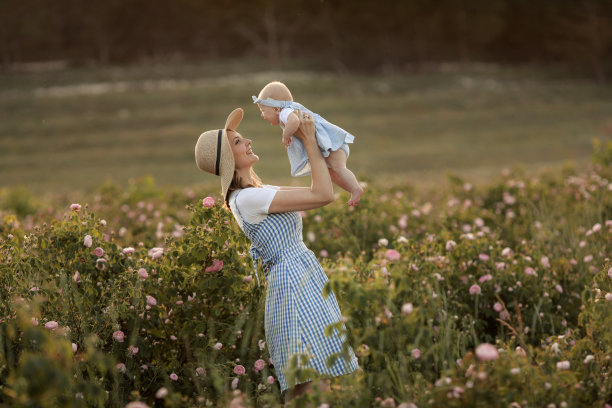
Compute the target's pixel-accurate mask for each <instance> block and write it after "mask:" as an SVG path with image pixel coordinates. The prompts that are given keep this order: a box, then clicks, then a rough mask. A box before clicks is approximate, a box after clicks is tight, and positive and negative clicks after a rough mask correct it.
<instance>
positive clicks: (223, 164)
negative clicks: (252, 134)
mask: <svg viewBox="0 0 612 408" xmlns="http://www.w3.org/2000/svg"><path fill="white" fill-rule="evenodd" d="M243 116H244V111H243V110H242V109H241V108H237V109H234V110H233V111H232V113H230V114H229V116H228V117H227V120H226V121H225V127H224V128H223V129H217V130H209V131H207V132H204V133H202V134H201V135H200V137H199V138H198V141H197V143H196V146H195V159H196V164H197V165H198V167H199V168H200V170H204V171H206V172H208V173H210V174H214V175H216V176H221V194H222V195H223V199H225V195H226V194H227V189H228V188H229V186H230V184H231V182H232V178H233V177H234V168H235V164H234V153H233V152H232V148H231V146H230V144H229V141H228V140H227V131H228V130H234V131H235V130H236V129H237V128H238V125H240V122H241V121H242V117H243Z"/></svg>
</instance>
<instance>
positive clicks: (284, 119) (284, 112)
mask: <svg viewBox="0 0 612 408" xmlns="http://www.w3.org/2000/svg"><path fill="white" fill-rule="evenodd" d="M294 110H295V109H293V108H283V109H282V110H281V111H280V113H279V114H278V120H280V121H281V123H282V124H283V126H284V125H285V123H287V119H289V115H291V112H293V111H294Z"/></svg>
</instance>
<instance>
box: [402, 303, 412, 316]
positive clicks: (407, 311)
mask: <svg viewBox="0 0 612 408" xmlns="http://www.w3.org/2000/svg"><path fill="white" fill-rule="evenodd" d="M412 310H413V307H412V303H410V302H408V303H404V304H403V305H402V314H405V315H407V314H410V313H412Z"/></svg>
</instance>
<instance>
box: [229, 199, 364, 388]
mask: <svg viewBox="0 0 612 408" xmlns="http://www.w3.org/2000/svg"><path fill="white" fill-rule="evenodd" d="M242 191H243V190H238V191H237V192H235V193H233V194H232V196H231V197H230V201H233V203H232V204H233V205H232V207H233V208H235V209H236V210H237V211H234V217H235V218H236V220H237V221H238V224H239V225H240V227H241V229H242V230H243V231H244V233H245V234H246V236H247V237H248V238H249V240H250V241H251V243H252V245H251V256H252V257H253V263H254V264H255V268H257V263H258V260H259V259H261V261H262V263H263V269H264V272H265V276H266V277H267V286H268V287H267V292H266V305H265V333H266V342H267V345H268V349H269V351H270V357H271V358H272V362H273V364H274V367H275V369H276V375H277V377H278V382H279V385H280V388H281V392H283V391H285V390H286V389H287V388H291V387H293V386H294V385H295V384H288V383H287V378H286V373H285V372H284V371H285V369H286V368H287V366H288V364H289V360H290V358H291V356H292V355H295V354H306V355H308V356H309V357H310V359H309V360H308V363H307V364H306V365H300V367H307V368H312V369H314V370H315V371H316V372H318V373H319V374H320V375H323V376H330V377H335V376H339V375H343V374H348V373H350V372H352V371H354V370H356V369H357V368H358V363H357V358H356V357H355V354H354V352H353V350H352V349H351V348H350V347H349V356H350V358H349V360H348V361H346V360H345V359H344V358H342V357H340V358H338V359H337V360H336V362H335V363H334V364H333V365H332V366H329V367H328V366H327V359H328V357H330V356H331V355H333V354H336V353H341V352H342V344H343V343H344V341H345V340H346V339H345V336H344V335H340V334H339V333H338V332H337V330H334V332H333V333H332V335H331V336H330V337H326V336H325V327H326V326H327V325H329V324H333V323H337V322H339V321H340V320H341V319H342V316H341V314H340V307H339V306H338V302H337V301H336V297H335V296H334V294H333V292H332V293H331V294H330V295H329V296H328V297H327V298H324V297H323V295H322V290H323V287H324V286H325V283H326V282H327V276H326V275H325V272H324V271H323V268H322V267H321V264H319V261H318V260H317V258H316V257H315V255H314V253H313V252H312V251H311V250H309V249H308V248H307V247H306V245H304V242H303V241H302V217H301V216H300V215H299V213H297V212H288V213H275V214H269V215H268V216H267V217H265V219H264V220H263V221H261V222H259V223H257V224H251V223H249V222H247V221H245V220H244V219H243V218H242V215H241V213H240V207H239V206H238V205H237V203H236V199H237V198H238V196H239V194H240V192H242ZM236 212H237V214H236ZM258 281H259V278H258ZM343 327H344V325H343Z"/></svg>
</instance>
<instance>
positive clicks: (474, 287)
mask: <svg viewBox="0 0 612 408" xmlns="http://www.w3.org/2000/svg"><path fill="white" fill-rule="evenodd" d="M481 292H482V291H481V290H480V286H478V285H477V284H473V285H472V286H470V295H480V293H481Z"/></svg>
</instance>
